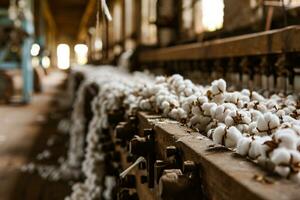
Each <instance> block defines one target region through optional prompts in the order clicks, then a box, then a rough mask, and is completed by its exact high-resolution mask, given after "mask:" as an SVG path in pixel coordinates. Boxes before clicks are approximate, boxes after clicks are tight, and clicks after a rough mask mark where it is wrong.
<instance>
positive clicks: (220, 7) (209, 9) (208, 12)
mask: <svg viewBox="0 0 300 200" xmlns="http://www.w3.org/2000/svg"><path fill="white" fill-rule="evenodd" d="M202 12H203V18H202V23H203V27H204V29H205V30H207V31H215V30H217V29H220V28H222V27H223V21H224V0H202Z"/></svg>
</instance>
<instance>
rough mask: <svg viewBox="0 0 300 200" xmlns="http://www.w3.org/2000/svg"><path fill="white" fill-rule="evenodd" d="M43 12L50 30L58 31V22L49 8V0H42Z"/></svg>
mask: <svg viewBox="0 0 300 200" xmlns="http://www.w3.org/2000/svg"><path fill="white" fill-rule="evenodd" d="M40 3H41V8H42V12H43V13H44V16H45V19H46V21H47V22H48V25H49V29H50V30H49V31H52V32H53V33H56V23H55V20H54V18H53V15H52V12H51V10H50V8H49V4H48V0H40Z"/></svg>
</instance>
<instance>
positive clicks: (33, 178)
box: [0, 72, 70, 200]
mask: <svg viewBox="0 0 300 200" xmlns="http://www.w3.org/2000/svg"><path fill="white" fill-rule="evenodd" d="M64 77H65V76H64V75H62V74H61V73H57V72H56V73H52V74H50V76H48V77H47V78H45V79H44V81H43V86H44V92H43V93H41V94H36V95H34V97H33V101H32V102H31V103H30V104H28V105H0V200H21V199H22V200H37V199H39V200H42V199H49V200H50V199H51V200H56V199H64V196H66V194H68V193H69V191H70V183H68V182H63V181H57V182H53V181H52V182H51V181H46V180H43V179H42V178H40V176H39V175H37V173H34V174H30V173H24V172H21V170H20V167H21V166H22V165H24V164H26V163H29V162H36V155H37V154H38V153H40V152H42V151H43V150H45V149H48V150H50V152H51V157H50V158H49V159H47V160H44V161H39V163H41V164H51V165H52V164H57V159H58V158H59V157H60V156H61V155H62V154H63V153H64V152H65V149H66V145H65V141H64V140H65V138H64V137H66V136H63V135H62V134H61V133H58V131H57V124H58V122H59V120H60V119H61V118H62V117H63V116H66V113H65V112H64V111H63V110H62V109H61V108H60V107H59V106H58V104H57V101H55V99H56V97H57V95H58V94H61V93H59V90H58V85H60V84H61V83H62V82H63V79H64ZM49 138H52V139H54V141H55V144H54V145H53V146H51V147H48V146H47V144H46V143H47V140H48V139H49Z"/></svg>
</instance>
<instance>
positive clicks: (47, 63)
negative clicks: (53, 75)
mask: <svg viewBox="0 0 300 200" xmlns="http://www.w3.org/2000/svg"><path fill="white" fill-rule="evenodd" d="M50 64H51V61H50V58H49V57H48V56H44V57H43V58H42V66H43V67H44V68H45V69H47V68H49V67H50Z"/></svg>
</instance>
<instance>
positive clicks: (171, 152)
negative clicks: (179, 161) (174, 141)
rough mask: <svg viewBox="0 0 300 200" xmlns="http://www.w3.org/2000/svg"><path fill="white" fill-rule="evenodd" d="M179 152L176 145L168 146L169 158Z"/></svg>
mask: <svg viewBox="0 0 300 200" xmlns="http://www.w3.org/2000/svg"><path fill="white" fill-rule="evenodd" d="M177 153H178V150H177V147H175V146H167V147H166V156H167V158H169V157H171V156H176V155H177Z"/></svg>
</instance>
